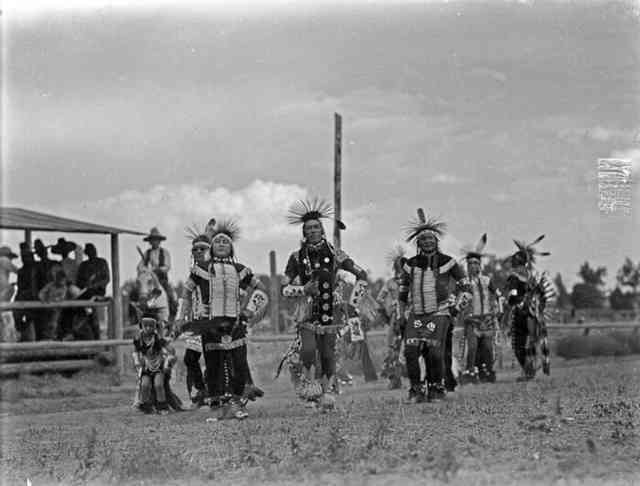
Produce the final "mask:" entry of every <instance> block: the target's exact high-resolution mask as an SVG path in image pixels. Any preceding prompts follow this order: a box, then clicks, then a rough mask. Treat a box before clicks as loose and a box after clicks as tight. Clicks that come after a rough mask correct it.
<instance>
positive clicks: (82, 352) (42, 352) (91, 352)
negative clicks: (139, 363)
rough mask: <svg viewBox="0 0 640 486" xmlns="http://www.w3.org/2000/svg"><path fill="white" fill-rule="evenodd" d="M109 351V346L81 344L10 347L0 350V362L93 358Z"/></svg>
mask: <svg viewBox="0 0 640 486" xmlns="http://www.w3.org/2000/svg"><path fill="white" fill-rule="evenodd" d="M110 351H111V347H110V346H104V345H102V346H83V347H76V348H44V349H12V350H3V351H0V362H1V363H14V362H25V361H43V360H48V359H60V358H66V359H93V358H94V357H95V356H96V355H97V354H100V353H107V352H109V354H111V353H110Z"/></svg>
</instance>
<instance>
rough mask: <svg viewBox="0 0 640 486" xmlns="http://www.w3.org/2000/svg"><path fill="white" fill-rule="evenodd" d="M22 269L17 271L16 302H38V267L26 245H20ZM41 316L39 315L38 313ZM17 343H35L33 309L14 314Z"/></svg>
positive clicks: (36, 313) (37, 314)
mask: <svg viewBox="0 0 640 486" xmlns="http://www.w3.org/2000/svg"><path fill="white" fill-rule="evenodd" d="M20 258H21V259H22V267H21V268H20V270H18V293H17V294H16V299H15V300H16V301H34V300H38V267H37V262H36V261H35V259H34V258H33V252H32V251H31V248H29V245H28V244H27V243H20ZM40 314H41V313H40ZM14 316H15V322H16V330H17V331H18V333H19V335H20V336H19V339H18V340H19V341H35V340H36V328H37V320H38V316H39V313H38V311H37V310H34V309H25V310H22V311H16V312H14Z"/></svg>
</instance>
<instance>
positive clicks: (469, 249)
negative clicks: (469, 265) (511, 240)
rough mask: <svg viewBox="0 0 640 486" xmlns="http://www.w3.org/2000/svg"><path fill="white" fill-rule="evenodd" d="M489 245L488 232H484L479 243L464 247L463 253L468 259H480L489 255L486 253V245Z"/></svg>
mask: <svg viewBox="0 0 640 486" xmlns="http://www.w3.org/2000/svg"><path fill="white" fill-rule="evenodd" d="M485 246H487V233H485V234H483V235H482V236H481V237H480V240H479V241H478V243H476V245H475V246H466V247H464V248H463V249H462V253H463V255H464V258H465V259H467V260H470V259H477V260H480V259H481V258H482V257H484V256H487V255H485V254H484V253H482V252H483V251H484V247H485Z"/></svg>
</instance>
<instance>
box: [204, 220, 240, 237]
mask: <svg viewBox="0 0 640 486" xmlns="http://www.w3.org/2000/svg"><path fill="white" fill-rule="evenodd" d="M219 234H224V235H227V236H228V237H229V238H231V241H236V240H237V239H238V237H239V236H240V227H239V226H238V223H237V222H236V221H235V220H233V219H223V220H221V221H218V222H217V223H216V225H215V227H214V228H213V235H212V237H211V239H213V238H215V237H216V236H218V235H219Z"/></svg>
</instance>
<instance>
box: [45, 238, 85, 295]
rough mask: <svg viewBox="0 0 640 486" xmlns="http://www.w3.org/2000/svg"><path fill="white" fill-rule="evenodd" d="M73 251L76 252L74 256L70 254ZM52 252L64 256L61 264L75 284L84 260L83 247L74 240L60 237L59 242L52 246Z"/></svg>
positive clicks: (71, 281) (69, 279)
mask: <svg viewBox="0 0 640 486" xmlns="http://www.w3.org/2000/svg"><path fill="white" fill-rule="evenodd" d="M71 252H74V258H71V257H70V256H69V254H70V253H71ZM51 253H53V254H54V255H60V256H61V257H62V260H61V261H60V265H62V268H63V270H64V273H65V275H66V276H67V280H68V281H69V282H70V283H72V284H75V283H76V281H77V278H78V268H79V267H80V262H82V248H81V247H79V246H77V245H76V244H75V243H73V242H72V241H67V240H65V239H64V238H58V242H57V243H56V244H55V245H53V246H52V247H51Z"/></svg>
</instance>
